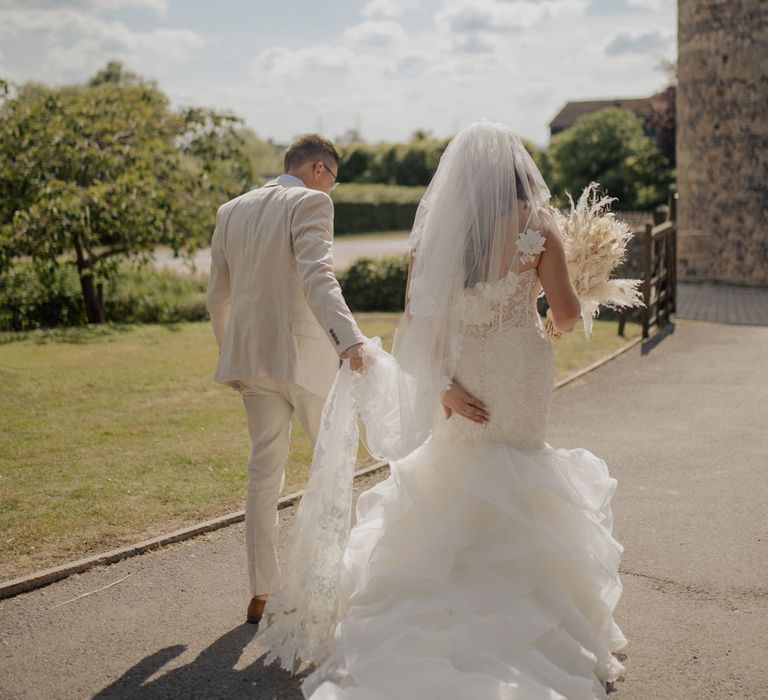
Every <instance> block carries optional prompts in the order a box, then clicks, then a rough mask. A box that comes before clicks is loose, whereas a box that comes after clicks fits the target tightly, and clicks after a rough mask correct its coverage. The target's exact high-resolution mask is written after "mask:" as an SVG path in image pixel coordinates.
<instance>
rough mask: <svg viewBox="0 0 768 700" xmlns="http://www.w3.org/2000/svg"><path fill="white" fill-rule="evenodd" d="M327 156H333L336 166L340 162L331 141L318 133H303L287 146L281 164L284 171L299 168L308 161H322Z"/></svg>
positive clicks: (339, 157)
mask: <svg viewBox="0 0 768 700" xmlns="http://www.w3.org/2000/svg"><path fill="white" fill-rule="evenodd" d="M328 158H333V160H335V161H336V165H337V166H338V165H339V163H340V162H341V156H340V155H339V152H338V151H337V150H336V146H334V145H333V142H332V141H331V140H330V139H327V138H325V136H321V135H320V134H304V135H303V136H299V137H298V138H297V139H296V140H295V141H294V142H293V143H292V144H291V145H290V146H288V150H287V151H286V152H285V159H284V161H283V165H284V166H285V172H288V171H289V170H293V169H294V168H300V167H301V166H302V165H304V163H307V162H308V161H311V160H323V161H324V160H326V159H328Z"/></svg>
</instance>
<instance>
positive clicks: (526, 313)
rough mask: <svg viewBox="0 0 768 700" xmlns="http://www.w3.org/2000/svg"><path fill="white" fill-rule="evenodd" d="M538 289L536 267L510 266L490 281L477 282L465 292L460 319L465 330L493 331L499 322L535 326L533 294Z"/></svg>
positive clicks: (539, 286)
mask: <svg viewBox="0 0 768 700" xmlns="http://www.w3.org/2000/svg"><path fill="white" fill-rule="evenodd" d="M540 290H541V285H540V283H539V277H538V275H537V274H536V269H535V268H532V269H530V270H526V271H524V272H513V271H512V270H510V271H509V272H508V273H507V275H506V277H504V278H503V279H501V280H499V281H498V282H494V283H490V284H478V285H477V286H475V287H472V288H471V289H468V290H466V291H465V292H464V294H463V296H462V299H461V301H460V303H459V319H460V322H461V325H462V329H463V331H464V332H479V331H485V332H488V331H492V330H493V329H494V328H498V327H500V326H518V327H529V328H532V327H535V326H536V325H537V324H538V323H540V321H539V320H538V319H539V315H538V312H537V311H536V298H537V297H538V295H539V291H540Z"/></svg>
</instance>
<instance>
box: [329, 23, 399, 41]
mask: <svg viewBox="0 0 768 700" xmlns="http://www.w3.org/2000/svg"><path fill="white" fill-rule="evenodd" d="M406 37H407V34H406V33H405V29H403V27H402V25H400V24H398V23H397V22H361V23H360V24H355V25H353V26H351V27H347V29H345V30H344V41H345V42H346V43H348V44H352V45H357V46H364V47H385V46H390V45H391V44H394V43H397V42H400V41H404V40H405V39H406Z"/></svg>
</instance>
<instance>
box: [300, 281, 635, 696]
mask: <svg viewBox="0 0 768 700" xmlns="http://www.w3.org/2000/svg"><path fill="white" fill-rule="evenodd" d="M539 291H540V284H539V280H538V277H537V273H536V271H535V269H532V270H528V271H526V272H523V273H520V274H516V273H513V272H511V273H510V274H508V275H507V276H506V277H505V278H504V279H502V280H501V281H498V282H495V283H492V284H485V285H478V286H477V287H474V288H473V289H471V290H467V291H465V292H464V293H463V298H462V302H461V308H460V309H459V311H460V314H461V319H462V323H461V338H460V342H461V352H460V359H459V363H458V368H457V371H456V375H455V376H456V378H457V379H458V381H459V382H460V383H461V384H462V385H463V386H464V387H465V388H466V389H467V390H468V391H469V392H470V393H472V394H474V395H475V396H477V397H479V398H480V399H482V400H483V401H484V402H485V403H486V405H487V406H488V408H489V410H490V416H491V418H490V421H489V422H488V423H487V424H486V425H482V426H481V425H478V424H475V423H472V422H470V421H468V420H466V419H465V418H463V417H461V416H457V415H454V416H452V417H451V418H450V419H448V420H445V418H444V417H443V415H442V413H441V414H440V415H439V416H436V419H435V421H436V425H435V427H434V430H433V433H432V436H431V437H430V439H429V440H428V441H427V442H426V443H425V444H423V445H422V446H421V447H419V448H418V449H417V450H416V451H414V452H413V453H412V454H410V455H409V456H408V457H406V458H404V459H402V460H399V461H396V462H393V463H392V464H391V474H390V476H389V477H388V478H386V479H385V480H384V481H381V482H380V483H378V484H377V485H375V486H374V487H373V488H371V489H369V490H368V491H366V492H364V493H363V494H362V495H361V496H360V498H359V500H358V502H357V523H356V525H355V526H354V527H353V528H352V531H351V535H350V538H349V543H348V546H347V548H346V551H345V554H344V567H343V568H344V571H343V576H342V594H341V596H340V600H341V606H342V614H341V621H340V623H339V624H338V625H337V627H336V633H335V637H334V646H333V650H332V653H331V654H330V656H329V657H328V658H327V659H326V660H325V661H324V662H323V663H322V664H320V666H319V667H318V668H316V669H315V670H314V671H313V672H312V673H311V674H310V675H309V676H308V677H307V678H306V679H305V681H304V683H303V686H302V688H303V691H304V694H305V696H306V697H310V698H311V699H312V700H328V699H330V698H344V699H350V700H352V699H354V700H417V699H418V700H431V699H433V698H434V699H440V700H449V699H455V700H483V699H486V698H487V699H489V700H490V699H491V698H493V699H494V700H512V699H516V700H518V699H519V700H538V699H539V698H540V699H542V700H544V699H545V698H546V700H555V699H561V698H567V700H581V699H585V700H586V699H588V698H589V699H592V698H605V697H606V692H605V689H604V682H605V681H609V680H615V679H616V678H617V677H618V676H619V674H620V673H621V672H622V671H623V666H622V665H621V663H620V662H619V661H618V660H617V659H616V658H615V657H614V656H613V655H612V653H611V652H613V651H616V650H618V649H621V648H622V647H623V646H624V645H625V644H626V639H625V638H624V635H623V634H622V632H621V630H620V629H619V627H618V626H617V625H616V623H615V622H614V620H613V611H614V608H615V606H616V604H617V602H618V600H619V597H620V595H621V590H622V586H621V582H620V579H619V574H618V567H619V560H620V558H621V554H622V546H621V544H620V543H619V542H617V541H616V540H615V539H614V538H613V537H612V534H611V530H612V517H611V507H610V502H611V498H612V496H613V493H614V490H615V487H616V481H615V480H614V479H613V478H611V477H610V476H609V473H608V470H607V468H606V465H605V463H604V462H603V461H602V460H600V459H599V458H598V457H596V456H595V455H593V454H591V453H590V452H588V451H586V450H583V449H574V450H569V449H554V448H552V447H550V446H549V445H548V444H547V443H546V442H545V440H544V438H545V430H546V423H547V412H548V404H549V399H550V394H551V390H552V383H553V374H554V372H553V354H552V348H551V346H550V343H549V341H548V339H547V337H546V335H545V333H544V330H543V328H542V324H541V320H540V317H539V315H538V313H537V312H536V297H537V295H538V293H539Z"/></svg>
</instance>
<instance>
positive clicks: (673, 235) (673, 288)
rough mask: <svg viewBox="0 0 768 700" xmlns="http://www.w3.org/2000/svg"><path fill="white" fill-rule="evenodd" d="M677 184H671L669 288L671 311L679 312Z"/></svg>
mask: <svg viewBox="0 0 768 700" xmlns="http://www.w3.org/2000/svg"><path fill="white" fill-rule="evenodd" d="M679 196H680V195H679V194H678V192H677V185H676V184H674V183H673V184H671V185H670V186H669V220H670V221H671V222H672V231H670V244H671V245H672V256H671V257H672V260H671V262H670V265H669V274H670V276H671V279H670V283H669V289H670V292H671V294H672V304H671V307H670V311H672V313H677V200H678V198H679Z"/></svg>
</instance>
